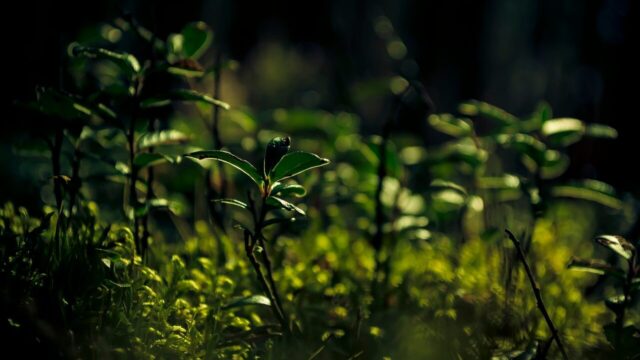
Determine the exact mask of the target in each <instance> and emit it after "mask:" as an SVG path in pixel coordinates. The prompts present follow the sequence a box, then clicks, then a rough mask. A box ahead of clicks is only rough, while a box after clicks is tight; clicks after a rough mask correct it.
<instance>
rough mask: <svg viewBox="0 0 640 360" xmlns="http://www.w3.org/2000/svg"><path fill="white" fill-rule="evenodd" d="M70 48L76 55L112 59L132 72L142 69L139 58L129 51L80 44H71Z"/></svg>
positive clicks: (135, 72)
mask: <svg viewBox="0 0 640 360" xmlns="http://www.w3.org/2000/svg"><path fill="white" fill-rule="evenodd" d="M69 48H70V53H71V54H72V55H73V56H76V57H86V58H89V59H102V60H111V61H113V62H114V63H116V64H118V65H119V66H120V67H122V68H123V69H125V70H128V71H129V72H130V74H137V73H138V72H139V71H140V63H139V62H138V59H136V57H135V56H133V55H131V54H128V53H124V52H116V51H111V50H107V49H102V48H92V47H88V46H82V45H79V44H71V45H70V47H69Z"/></svg>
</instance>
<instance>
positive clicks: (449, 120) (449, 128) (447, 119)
mask: <svg viewBox="0 0 640 360" xmlns="http://www.w3.org/2000/svg"><path fill="white" fill-rule="evenodd" d="M428 121H429V125H431V126H432V127H433V128H434V129H436V130H438V131H440V132H441V133H445V134H447V135H450V136H453V137H463V136H469V135H471V134H472V133H473V125H472V124H471V121H469V120H468V119H460V118H456V117H454V116H453V115H451V114H439V115H438V114H433V115H430V116H429V118H428Z"/></svg>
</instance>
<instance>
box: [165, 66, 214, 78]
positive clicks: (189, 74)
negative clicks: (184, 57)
mask: <svg viewBox="0 0 640 360" xmlns="http://www.w3.org/2000/svg"><path fill="white" fill-rule="evenodd" d="M167 72H168V73H169V74H172V75H176V76H183V77H186V78H201V77H203V76H204V74H205V73H204V71H202V70H196V69H187V68H184V67H180V66H169V67H167Z"/></svg>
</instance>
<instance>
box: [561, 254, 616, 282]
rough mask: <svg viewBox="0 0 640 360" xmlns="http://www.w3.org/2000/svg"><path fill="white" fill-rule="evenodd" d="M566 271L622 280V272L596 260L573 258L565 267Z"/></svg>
mask: <svg viewBox="0 0 640 360" xmlns="http://www.w3.org/2000/svg"><path fill="white" fill-rule="evenodd" d="M567 268H568V269H571V270H575V271H584V272H588V273H592V274H596V275H605V274H607V275H613V276H616V277H619V278H624V272H623V271H622V270H620V269H618V268H616V267H614V266H611V265H609V264H607V263H606V262H604V261H602V260H598V259H592V260H586V259H579V258H573V259H571V261H570V262H569V264H568V265H567Z"/></svg>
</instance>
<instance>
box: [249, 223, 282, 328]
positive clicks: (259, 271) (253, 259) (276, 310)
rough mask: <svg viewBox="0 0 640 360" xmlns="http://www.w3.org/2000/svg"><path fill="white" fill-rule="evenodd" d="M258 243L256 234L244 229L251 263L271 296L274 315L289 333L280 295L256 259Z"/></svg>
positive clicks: (259, 280) (261, 283) (265, 290)
mask: <svg viewBox="0 0 640 360" xmlns="http://www.w3.org/2000/svg"><path fill="white" fill-rule="evenodd" d="M256 243H257V242H256V238H255V236H254V235H252V234H251V233H250V232H249V231H248V230H245V231H244V248H245V252H246V254H247V257H248V258H249V262H251V265H253V269H254V271H255V272H256V277H257V278H258V282H259V283H260V285H261V286H262V288H263V290H264V292H265V293H267V296H269V301H270V303H271V310H272V311H273V313H274V315H275V316H276V318H277V319H278V321H279V322H280V326H281V327H282V330H283V331H284V332H285V333H289V325H288V323H287V320H286V317H285V315H284V313H283V312H282V309H281V308H280V305H279V303H278V297H277V296H276V295H275V294H274V291H273V289H271V288H270V287H269V284H268V282H267V279H266V278H265V276H264V273H263V272H262V269H261V268H260V263H259V262H258V259H256V256H255V255H254V253H253V250H254V247H255V245H256ZM262 251H264V247H263V248H262Z"/></svg>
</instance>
